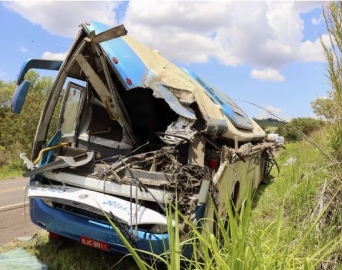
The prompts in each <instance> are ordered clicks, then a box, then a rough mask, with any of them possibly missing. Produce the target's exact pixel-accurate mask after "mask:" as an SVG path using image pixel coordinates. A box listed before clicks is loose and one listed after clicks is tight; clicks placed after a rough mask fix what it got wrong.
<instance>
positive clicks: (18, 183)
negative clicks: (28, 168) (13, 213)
mask: <svg viewBox="0 0 342 270" xmlns="http://www.w3.org/2000/svg"><path fill="white" fill-rule="evenodd" d="M28 183H29V179H28V178H18V179H9V180H1V181H0V212H2V211H1V210H2V209H5V208H8V207H10V206H13V207H14V205H17V204H20V203H21V204H23V203H24V199H25V201H27V198H26V194H25V187H26V186H27V184H28Z"/></svg>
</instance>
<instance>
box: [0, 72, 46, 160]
mask: <svg viewBox="0 0 342 270" xmlns="http://www.w3.org/2000/svg"><path fill="white" fill-rule="evenodd" d="M25 78H26V79H27V80H29V81H31V87H30V89H29V93H28V95H27V97H26V100H25V103H24V106H23V109H22V111H21V113H20V115H17V114H13V113H12V112H11V111H10V109H9V106H8V105H9V104H10V102H11V98H12V96H13V93H14V90H15V88H16V84H15V83H14V82H8V83H5V82H2V81H1V82H0V150H1V153H0V159H3V157H4V156H5V158H6V159H5V160H6V163H7V164H6V165H13V166H14V167H17V166H21V164H22V162H21V160H19V154H20V153H22V152H26V153H27V154H28V155H29V154H30V153H31V149H32V142H33V140H34V137H35V134H36V128H37V125H38V121H39V119H40V114H41V112H42V110H43V108H44V105H45V101H46V98H47V95H48V93H49V91H50V89H51V86H52V78H51V77H45V76H43V77H40V75H39V74H38V73H37V72H34V71H29V72H28V73H27V74H26V76H25ZM1 157H2V158H1Z"/></svg>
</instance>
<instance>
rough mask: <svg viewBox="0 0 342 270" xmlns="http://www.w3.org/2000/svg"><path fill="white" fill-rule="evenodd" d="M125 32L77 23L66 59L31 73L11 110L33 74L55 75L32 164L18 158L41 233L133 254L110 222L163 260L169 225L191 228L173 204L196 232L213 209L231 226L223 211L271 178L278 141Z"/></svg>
mask: <svg viewBox="0 0 342 270" xmlns="http://www.w3.org/2000/svg"><path fill="white" fill-rule="evenodd" d="M126 33H127V31H126V29H125V27H124V26H123V25H121V26H117V27H114V28H111V29H110V28H109V27H107V26H106V25H104V24H101V23H98V22H93V21H91V22H85V23H83V24H81V30H80V31H79V33H78V34H77V36H76V38H75V40H74V42H73V44H72V46H71V48H70V49H69V51H68V54H67V56H66V58H65V60H64V61H55V60H43V59H30V60H28V61H27V62H25V63H24V64H23V66H22V68H21V70H20V73H19V76H18V81H17V84H18V87H17V89H16V91H15V93H14V96H13V100H12V104H11V110H12V111H13V112H14V113H20V111H21V108H22V106H23V104H24V101H25V96H26V94H27V92H28V90H29V86H30V82H29V81H27V80H25V78H24V76H25V74H26V72H27V71H28V70H29V69H31V68H36V69H43V70H56V71H58V73H57V76H56V79H55V81H54V83H53V86H52V89H51V91H50V93H49V96H48V98H47V101H46V104H45V107H44V109H43V112H42V114H41V118H40V121H39V124H38V127H37V132H36V136H35V140H34V142H33V151H32V156H31V159H29V158H28V157H27V156H26V154H24V153H23V154H21V158H22V159H23V160H24V163H26V166H27V171H26V172H25V173H24V176H25V177H30V186H29V188H28V198H29V199H30V217H31V220H32V222H33V223H34V224H36V225H38V226H39V227H41V228H43V229H45V230H47V231H48V232H50V233H52V234H55V235H59V236H62V237H65V238H70V239H73V240H75V241H78V242H80V243H82V244H84V245H88V246H92V247H95V248H99V249H103V250H107V251H115V252H120V253H127V252H128V250H127V249H126V247H125V246H124V245H123V244H122V242H121V240H120V238H119V236H118V235H117V234H116V233H115V231H114V230H113V228H112V227H111V226H110V224H109V222H108V220H107V218H106V216H105V215H104V213H108V214H110V217H111V219H112V220H114V221H115V223H116V224H118V226H119V228H120V230H121V231H122V233H123V234H124V235H125V236H126V237H127V238H128V239H129V241H130V242H134V245H135V247H137V248H139V249H141V250H146V251H150V252H153V253H155V254H161V253H163V252H164V251H165V250H166V249H167V247H168V242H167V239H168V229H167V224H168V222H172V224H173V226H180V228H181V229H180V233H182V228H184V227H182V224H175V223H174V222H173V221H172V220H168V219H172V216H168V215H167V214H166V212H167V211H166V208H167V206H168V204H171V203H172V204H176V205H177V207H178V211H179V212H180V213H182V214H183V216H184V217H185V218H187V219H188V220H190V221H191V222H194V223H196V222H199V220H201V219H202V218H208V220H210V219H213V218H214V212H215V211H214V210H215V209H216V210H217V213H219V215H220V217H222V218H225V217H226V215H227V212H226V211H225V207H226V205H225V203H224V202H226V201H227V200H231V201H232V202H233V203H234V204H235V206H236V207H240V206H241V204H242V201H243V200H244V198H245V197H246V194H247V190H248V187H252V189H253V190H254V189H256V187H257V186H258V185H259V183H260V182H261V181H262V180H263V179H264V178H265V177H266V176H267V174H268V173H269V171H270V168H271V166H272V165H273V164H274V160H273V155H272V149H273V147H274V143H272V142H266V141H265V138H266V134H265V132H264V131H263V130H262V129H261V128H260V127H259V126H258V124H257V123H256V122H254V121H253V119H251V118H250V117H248V116H247V115H246V113H245V112H244V111H243V110H242V109H241V108H240V107H239V106H238V105H237V104H235V103H234V102H233V101H232V100H231V99H230V98H228V97H227V96H226V95H225V94H224V93H223V92H221V91H220V90H218V89H217V88H215V87H214V86H213V85H211V84H209V83H208V82H206V81H205V80H203V79H202V78H200V77H199V76H197V75H196V74H195V73H193V72H191V71H189V70H186V69H182V68H179V67H178V66H176V65H175V64H174V63H172V62H170V61H169V60H167V59H166V58H164V57H163V56H162V55H161V54H160V53H159V52H158V51H156V50H152V49H150V48H148V47H146V46H144V45H143V44H141V43H139V42H138V41H136V40H134V39H133V38H131V37H130V36H128V35H126ZM54 117H56V119H57V121H56V124H53V123H54V121H52V119H53V118H54ZM51 129H52V130H54V131H53V133H52V135H51V136H50V135H49V134H50V133H51V132H50V130H51ZM210 196H212V197H215V198H214V199H213V200H211V199H210ZM181 222H182V221H180V223H181ZM201 226H212V225H210V224H209V221H206V222H203V223H202V224H201ZM165 240H166V241H165Z"/></svg>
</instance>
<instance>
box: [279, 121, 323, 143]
mask: <svg viewBox="0 0 342 270" xmlns="http://www.w3.org/2000/svg"><path fill="white" fill-rule="evenodd" d="M324 125H325V122H324V121H322V120H317V119H314V118H311V117H299V118H293V119H292V120H291V121H290V122H288V123H286V124H285V125H283V126H279V127H278V128H277V133H278V134H279V135H281V136H284V137H285V139H286V140H287V141H299V140H301V139H302V138H303V134H304V135H305V136H309V135H310V134H311V133H312V132H314V131H316V130H319V129H321V128H322V127H323V126H324Z"/></svg>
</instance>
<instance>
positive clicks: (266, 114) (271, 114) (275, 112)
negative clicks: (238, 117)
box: [255, 105, 291, 121]
mask: <svg viewBox="0 0 342 270" xmlns="http://www.w3.org/2000/svg"><path fill="white" fill-rule="evenodd" d="M277 117H279V118H280V119H281V120H285V121H290V120H291V117H290V116H288V115H286V114H284V113H283V110H282V109H280V108H276V107H273V106H271V105H268V106H267V107H266V108H265V109H264V110H260V111H259V113H258V115H257V116H256V117H255V118H257V119H266V118H277Z"/></svg>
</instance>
